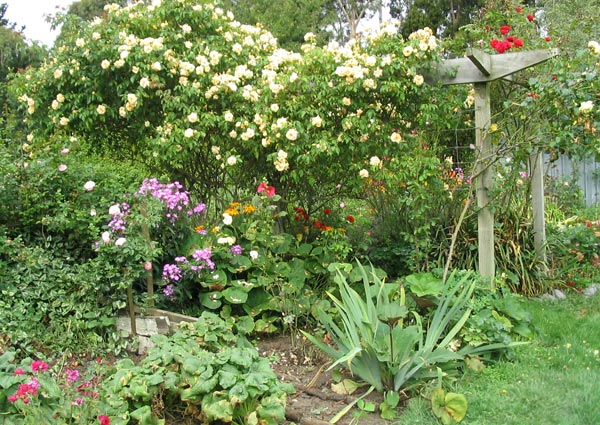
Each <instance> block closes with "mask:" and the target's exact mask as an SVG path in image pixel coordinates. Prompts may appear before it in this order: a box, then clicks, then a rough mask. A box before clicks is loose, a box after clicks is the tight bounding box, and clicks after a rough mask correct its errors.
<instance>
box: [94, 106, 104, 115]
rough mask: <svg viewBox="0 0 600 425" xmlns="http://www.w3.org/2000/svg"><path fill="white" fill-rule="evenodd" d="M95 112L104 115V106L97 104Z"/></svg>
mask: <svg viewBox="0 0 600 425" xmlns="http://www.w3.org/2000/svg"><path fill="white" fill-rule="evenodd" d="M96 112H98V114H100V115H104V113H105V112H106V106H104V105H98V107H97V108H96Z"/></svg>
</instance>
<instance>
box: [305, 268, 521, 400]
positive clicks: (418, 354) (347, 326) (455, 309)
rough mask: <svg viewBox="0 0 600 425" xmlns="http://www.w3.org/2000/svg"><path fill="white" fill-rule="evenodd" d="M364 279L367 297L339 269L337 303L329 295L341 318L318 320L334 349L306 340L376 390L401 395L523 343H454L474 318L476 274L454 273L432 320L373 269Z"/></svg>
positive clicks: (401, 289)
mask: <svg viewBox="0 0 600 425" xmlns="http://www.w3.org/2000/svg"><path fill="white" fill-rule="evenodd" d="M358 267H359V269H360V272H361V274H362V279H363V286H364V295H361V294H359V293H358V292H357V291H356V290H355V289H353V288H352V287H351V286H350V285H349V284H348V281H347V280H346V278H345V276H344V275H343V274H342V273H341V272H340V271H339V270H338V276H339V279H338V284H339V292H340V294H339V298H338V297H337V296H335V295H333V294H331V293H328V295H329V297H330V298H331V299H332V301H333V303H334V304H335V306H336V307H337V309H338V314H339V317H338V318H334V317H332V316H331V315H330V314H327V313H323V314H322V316H321V317H320V321H321V322H322V324H323V326H324V327H325V329H326V331H327V332H328V334H329V335H330V336H331V339H332V341H333V344H332V345H329V344H326V343H325V342H323V341H321V340H319V339H317V338H315V337H314V336H313V335H310V334H307V333H304V335H305V336H306V337H307V338H308V339H309V340H310V341H311V342H312V343H313V344H315V345H316V346H317V347H319V348H320V349H321V350H322V351H323V352H325V353H326V354H327V355H329V356H330V357H331V358H332V359H333V360H334V362H333V364H332V365H331V366H330V369H332V368H335V367H336V366H338V365H339V366H342V367H345V368H346V369H348V370H349V371H350V372H351V373H352V374H353V375H355V376H358V377H359V378H360V379H362V380H364V381H365V382H367V383H369V384H370V385H372V386H373V387H374V388H375V390H377V391H382V390H394V391H399V390H401V389H406V388H408V387H411V386H413V385H418V384H420V383H422V382H425V381H427V380H429V379H434V378H436V377H437V376H438V371H439V370H444V371H452V370H456V369H457V367H458V365H459V363H460V362H461V361H462V360H464V359H465V357H467V356H474V355H477V354H481V353H483V352H488V351H494V350H500V349H504V348H508V347H509V346H514V345H517V344H521V343H519V342H516V343H511V344H488V345H482V346H478V347H474V346H470V345H466V346H464V347H463V348H462V349H460V350H453V349H452V344H451V343H452V342H453V341H454V340H455V339H457V338H458V335H459V332H460V330H461V329H462V327H463V326H464V324H465V322H466V321H467V319H468V318H469V315H470V314H471V309H470V308H469V304H470V301H471V298H472V295H473V290H474V289H475V286H476V283H477V280H476V277H475V275H474V274H473V273H470V272H468V273H461V274H460V275H459V273H457V272H453V273H452V274H451V275H450V277H449V278H448V281H447V284H446V286H445V287H444V290H443V292H442V295H441V297H440V299H439V303H438V304H437V307H436V309H435V310H434V311H433V313H432V315H431V317H430V318H429V320H424V318H423V317H422V316H421V315H420V314H419V313H418V312H417V311H412V310H409V308H408V307H407V304H406V297H405V293H404V288H403V287H398V285H397V284H391V283H386V282H385V281H384V280H382V279H380V278H378V277H377V275H376V273H375V271H374V269H373V267H371V270H368V271H367V270H366V269H365V268H364V267H363V266H362V265H361V264H359V265H358Z"/></svg>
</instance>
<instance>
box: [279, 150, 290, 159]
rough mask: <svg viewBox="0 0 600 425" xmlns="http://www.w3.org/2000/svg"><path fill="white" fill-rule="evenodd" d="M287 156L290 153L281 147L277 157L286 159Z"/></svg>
mask: <svg viewBox="0 0 600 425" xmlns="http://www.w3.org/2000/svg"><path fill="white" fill-rule="evenodd" d="M287 157H288V154H287V152H286V151H284V150H283V149H279V151H277V159H286V158H287Z"/></svg>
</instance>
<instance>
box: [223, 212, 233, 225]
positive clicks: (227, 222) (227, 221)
mask: <svg viewBox="0 0 600 425" xmlns="http://www.w3.org/2000/svg"><path fill="white" fill-rule="evenodd" d="M231 223H233V217H232V216H231V214H228V213H223V224H224V225H225V226H231Z"/></svg>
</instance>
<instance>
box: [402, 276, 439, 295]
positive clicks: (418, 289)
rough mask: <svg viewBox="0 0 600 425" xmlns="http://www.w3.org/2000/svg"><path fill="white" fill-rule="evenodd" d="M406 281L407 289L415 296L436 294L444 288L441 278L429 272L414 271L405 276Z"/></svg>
mask: <svg viewBox="0 0 600 425" xmlns="http://www.w3.org/2000/svg"><path fill="white" fill-rule="evenodd" d="M405 279H406V283H407V284H408V287H409V289H410V290H411V292H412V293H413V294H415V295H416V296H417V297H424V296H427V295H433V296H438V295H440V294H441V293H442V291H443V289H444V284H443V283H442V279H439V278H436V277H435V276H433V274H432V273H430V272H422V273H415V274H411V275H409V276H406V278H405Z"/></svg>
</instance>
